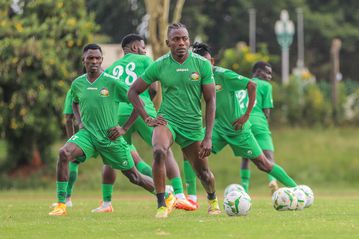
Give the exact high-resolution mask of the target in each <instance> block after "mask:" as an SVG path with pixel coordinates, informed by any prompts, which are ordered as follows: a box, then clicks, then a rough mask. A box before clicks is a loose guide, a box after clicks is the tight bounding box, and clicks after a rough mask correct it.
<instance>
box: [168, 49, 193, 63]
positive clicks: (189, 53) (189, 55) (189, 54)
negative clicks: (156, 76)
mask: <svg viewBox="0 0 359 239" xmlns="http://www.w3.org/2000/svg"><path fill="white" fill-rule="evenodd" d="M170 57H171V60H172V61H174V62H176V63H177V64H178V65H181V66H182V65H184V64H185V63H186V62H187V60H188V59H189V58H191V57H192V51H190V50H188V57H187V58H186V60H184V62H182V63H179V62H178V61H176V60H175V59H174V58H173V56H172V53H171V52H170Z"/></svg>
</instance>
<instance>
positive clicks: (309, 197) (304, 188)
mask: <svg viewBox="0 0 359 239" xmlns="http://www.w3.org/2000/svg"><path fill="white" fill-rule="evenodd" d="M298 188H300V189H302V191H303V192H304V193H305V196H306V197H307V200H306V201H305V207H310V206H312V204H313V202H314V193H313V191H312V189H311V188H310V187H308V186H307V185H299V186H298Z"/></svg>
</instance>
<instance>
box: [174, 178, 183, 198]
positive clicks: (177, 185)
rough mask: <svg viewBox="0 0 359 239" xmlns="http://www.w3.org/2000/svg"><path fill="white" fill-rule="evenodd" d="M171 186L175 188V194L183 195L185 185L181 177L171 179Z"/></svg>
mask: <svg viewBox="0 0 359 239" xmlns="http://www.w3.org/2000/svg"><path fill="white" fill-rule="evenodd" d="M171 184H172V187H173V191H174V194H175V195H176V194H180V193H183V184H182V179H181V177H175V178H172V179H171Z"/></svg>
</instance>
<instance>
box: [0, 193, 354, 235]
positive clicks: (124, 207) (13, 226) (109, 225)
mask: <svg viewBox="0 0 359 239" xmlns="http://www.w3.org/2000/svg"><path fill="white" fill-rule="evenodd" d="M315 194H316V199H315V202H314V204H313V206H312V207H311V208H308V209H305V210H303V211H285V212H278V211H275V210H274V209H273V208H272V205H271V201H270V196H268V195H266V194H262V193H260V192H253V193H252V194H251V196H252V203H253V204H252V209H251V211H250V214H249V215H248V216H246V217H228V216H227V215H225V214H224V213H223V214H222V215H218V216H209V215H207V212H206V202H205V200H204V198H200V203H201V207H200V209H199V210H198V211H195V212H185V211H181V210H175V211H174V212H173V213H172V214H171V215H170V216H169V218H167V219H165V220H158V219H155V218H154V214H155V199H154V198H153V197H152V196H150V195H148V194H146V193H145V192H143V191H138V192H133V193H129V192H127V193H121V192H115V197H114V199H113V204H114V208H115V212H114V213H112V214H92V213H91V212H90V210H91V209H92V208H94V207H96V206H97V204H98V198H99V195H98V193H97V192H93V191H88V192H83V191H82V192H78V193H77V195H76V196H74V198H73V202H74V207H73V208H71V209H69V210H68V214H69V215H68V216H66V217H50V216H48V215H47V213H48V212H49V210H50V209H49V205H50V204H51V202H53V199H54V195H53V192H49V191H7V192H6V191H2V192H0V202H1V203H0V212H1V213H0V221H1V223H0V238H14V239H19V238H53V239H54V238H86V239H87V238H96V239H97V238H171V239H172V238H189V237H190V238H274V239H278V238H358V237H359V207H358V204H357V202H358V200H359V193H358V192H357V191H355V190H351V189H349V190H346V191H341V190H339V189H335V190H332V189H328V188H326V189H324V190H318V191H317V192H315ZM221 202H223V200H222V199H221Z"/></svg>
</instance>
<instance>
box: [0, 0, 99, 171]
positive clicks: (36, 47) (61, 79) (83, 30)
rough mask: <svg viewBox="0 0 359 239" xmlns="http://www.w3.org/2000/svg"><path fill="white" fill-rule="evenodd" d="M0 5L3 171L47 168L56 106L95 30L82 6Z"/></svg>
mask: <svg viewBox="0 0 359 239" xmlns="http://www.w3.org/2000/svg"><path fill="white" fill-rule="evenodd" d="M12 2H13V1H7V0H0V6H1V8H0V15H1V20H0V25H1V28H0V45H1V47H0V60H1V64H2V66H1V68H0V75H1V78H0V88H1V90H0V96H2V97H1V99H0V112H1V116H0V123H1V125H2V127H3V132H4V136H5V140H6V141H7V145H8V147H7V151H8V153H7V161H6V166H5V168H6V170H7V171H9V170H11V169H12V168H19V167H22V166H26V165H30V164H35V165H37V166H39V165H41V164H43V163H45V164H46V163H48V162H49V161H50V160H51V159H52V157H51V155H50V150H49V148H50V146H51V145H52V144H53V142H55V140H56V139H57V138H58V136H59V135H60V130H59V129H60V127H59V125H61V122H62V106H63V102H64V97H65V93H66V91H67V90H68V88H69V85H70V83H71V80H72V79H74V77H75V76H76V75H77V73H78V71H79V70H81V48H82V47H83V45H84V44H86V43H88V42H89V41H91V37H92V34H93V32H94V31H95V30H96V28H97V26H96V25H95V23H94V16H92V15H90V16H89V15H87V13H86V8H85V3H84V0H79V1H77V0H76V1H75V0H69V1H51V0H38V1H25V0H19V1H16V4H17V6H18V7H19V9H17V10H14V9H13V8H12V7H11V4H12Z"/></svg>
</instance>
